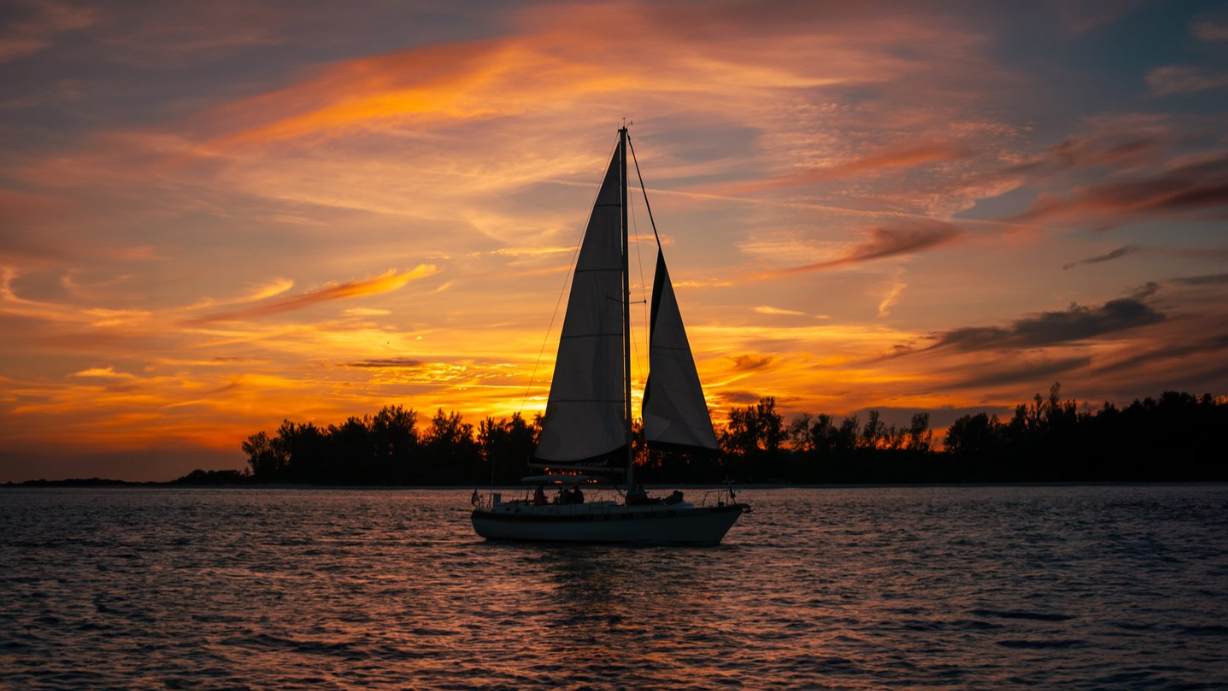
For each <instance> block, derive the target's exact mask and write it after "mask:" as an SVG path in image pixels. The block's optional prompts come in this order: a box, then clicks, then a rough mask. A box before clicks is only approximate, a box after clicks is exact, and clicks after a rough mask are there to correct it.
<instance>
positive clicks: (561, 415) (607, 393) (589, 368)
mask: <svg viewBox="0 0 1228 691" xmlns="http://www.w3.org/2000/svg"><path fill="white" fill-rule="evenodd" d="M620 163H621V161H620V160H619V153H618V152H617V151H616V152H615V154H614V158H613V159H612V160H611V161H610V168H609V170H607V171H606V174H605V181H604V182H602V184H601V191H600V192H598V194H597V203H596V205H594V206H593V215H592V216H591V217H590V218H589V221H588V228H587V229H586V230H585V231H584V242H583V244H582V245H581V246H580V256H579V258H578V259H577V260H576V271H575V275H574V276H573V277H572V283H571V294H570V295H569V296H568V298H567V315H566V316H565V317H564V319H563V330H562V337H561V339H560V341H559V355H558V359H557V360H556V361H555V366H554V379H553V380H552V381H551V383H550V398H549V399H548V400H547V402H546V420H545V425H544V427H543V428H542V432H541V438H540V440H539V442H538V446H537V453H536V457H537V459H538V460H540V461H554V462H556V463H557V462H570V463H585V462H601V461H608V459H609V457H610V456H611V454H612V453H613V452H614V451H617V450H618V449H623V448H625V447H626V445H627V432H626V422H625V419H624V406H625V394H624V382H623V295H622V291H623V278H622V271H623V250H622V190H623V181H622V179H621V177H622V173H621V167H620Z"/></svg>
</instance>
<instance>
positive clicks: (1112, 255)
mask: <svg viewBox="0 0 1228 691" xmlns="http://www.w3.org/2000/svg"><path fill="white" fill-rule="evenodd" d="M1138 251H1139V248H1138V247H1135V246H1134V245H1126V246H1125V247H1118V248H1117V249H1115V250H1113V251H1112V252H1109V253H1108V254H1101V255H1099V256H1096V257H1088V258H1087V259H1080V260H1079V261H1077V262H1071V263H1069V264H1063V265H1062V271H1068V270H1070V269H1073V268H1074V267H1076V266H1085V265H1087V264H1100V263H1102V262H1111V261H1113V260H1114V259H1121V258H1122V257H1124V256H1126V255H1127V254H1134V253H1135V252H1138Z"/></svg>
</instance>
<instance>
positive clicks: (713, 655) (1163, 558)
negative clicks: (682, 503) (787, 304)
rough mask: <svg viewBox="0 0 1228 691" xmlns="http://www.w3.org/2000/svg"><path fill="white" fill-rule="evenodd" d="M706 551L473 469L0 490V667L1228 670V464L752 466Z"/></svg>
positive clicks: (1033, 677)
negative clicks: (603, 522) (390, 483)
mask: <svg viewBox="0 0 1228 691" xmlns="http://www.w3.org/2000/svg"><path fill="white" fill-rule="evenodd" d="M743 496H744V497H746V498H747V499H748V500H749V501H750V502H751V503H753V504H754V505H755V507H756V511H755V513H753V514H749V515H747V516H745V517H744V518H743V519H742V521H741V522H740V523H739V524H738V525H737V526H736V527H735V528H734V530H733V531H732V532H731V533H730V535H729V537H728V538H727V539H726V542H725V543H724V544H722V545H721V546H719V547H715V548H703V549H678V548H664V547H601V546H580V547H571V548H564V547H553V546H535V545H502V544H495V543H487V542H483V541H480V540H478V539H477V538H476V537H475V536H474V535H473V534H472V530H471V528H470V526H469V524H468V514H467V511H466V510H465V507H467V506H468V492H467V491H461V492H451V491H341V490H333V491H315V490H217V489H211V490H178V489H177V490H151V489H142V490H123V489H97V490H0V554H3V555H4V560H5V568H4V569H3V570H0V591H2V592H4V593H5V594H6V597H5V598H0V680H2V681H0V687H5V688H7V686H6V685H8V686H11V687H12V688H21V689H27V688H28V689H82V688H84V689H110V688H133V689H153V688H161V689H166V688H170V689H176V688H183V689H189V688H190V689H244V688H253V689H318V688H332V689H400V688H423V689H470V688H478V689H506V688H527V689H533V688H542V689H545V688H551V689H553V688H556V687H560V686H561V687H564V688H587V687H602V688H623V687H644V688H656V687H664V686H669V687H671V688H680V689H714V688H764V687H779V688H836V689H880V688H892V687H896V688H900V687H903V688H911V687H915V686H934V687H939V688H954V687H959V688H989V687H1012V686H1014V687H1028V688H1034V687H1038V686H1039V687H1049V688H1054V687H1061V688H1075V689H1080V688H1088V689H1093V688H1113V689H1152V688H1164V689H1180V688H1191V689H1192V688H1225V687H1228V647H1226V646H1225V645H1224V642H1225V638H1226V637H1228V627H1226V626H1225V625H1224V624H1223V622H1224V621H1228V578H1225V574H1228V539H1226V538H1225V533H1224V531H1223V526H1224V525H1226V524H1228V487H1224V486H1222V485H1205V486H1165V487H1001V488H992V487H990V488H973V487H968V488H932V487H931V488H867V489H839V490H835V489H833V490H823V489H815V490H771V491H766V490H748V491H747V492H745V494H744V495H743Z"/></svg>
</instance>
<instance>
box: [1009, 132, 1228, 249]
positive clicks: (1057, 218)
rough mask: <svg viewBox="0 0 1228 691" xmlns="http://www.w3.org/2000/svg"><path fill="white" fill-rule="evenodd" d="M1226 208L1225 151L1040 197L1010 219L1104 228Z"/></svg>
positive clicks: (1227, 174)
mask: <svg viewBox="0 0 1228 691" xmlns="http://www.w3.org/2000/svg"><path fill="white" fill-rule="evenodd" d="M1225 206H1228V152H1225V151H1214V152H1211V153H1209V154H1205V155H1202V156H1199V157H1197V158H1194V159H1188V160H1185V161H1178V162H1177V163H1176V164H1175V165H1173V166H1172V167H1170V168H1167V169H1165V170H1161V171H1158V172H1154V173H1148V174H1140V175H1137V176H1134V177H1132V178H1131V179H1126V180H1120V181H1113V182H1108V183H1103V184H1099V185H1091V186H1086V187H1080V188H1077V189H1075V191H1074V193H1073V194H1070V195H1068V196H1064V197H1062V196H1057V195H1041V196H1040V197H1038V198H1037V199H1036V201H1035V202H1033V203H1032V205H1031V206H1030V207H1028V208H1027V209H1026V210H1025V211H1023V212H1022V213H1019V214H1017V215H1016V216H1014V217H1013V219H1012V220H1014V221H1016V222H1032V223H1049V222H1057V223H1069V224H1076V225H1083V224H1091V225H1093V226H1094V227H1095V228H1096V229H1099V230H1105V229H1109V228H1113V227H1116V226H1119V225H1122V224H1125V223H1129V222H1133V221H1137V220H1140V219H1146V218H1153V217H1157V216H1172V215H1177V214H1185V213H1189V212H1194V211H1203V210H1210V209H1217V208H1222V207H1225Z"/></svg>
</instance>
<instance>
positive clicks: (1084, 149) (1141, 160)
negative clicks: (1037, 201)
mask: <svg viewBox="0 0 1228 691" xmlns="http://www.w3.org/2000/svg"><path fill="white" fill-rule="evenodd" d="M1170 142H1171V137H1168V136H1165V135H1159V134H1155V133H1144V134H1137V133H1131V134H1126V135H1121V134H1111V135H1107V136H1094V137H1080V138H1072V139H1067V140H1066V141H1064V142H1062V143H1061V144H1058V145H1057V146H1053V147H1049V148H1048V149H1045V150H1044V151H1043V152H1041V154H1039V155H1038V156H1036V157H1035V158H1033V159H1031V160H1029V161H1026V162H1024V163H1021V164H1019V165H1017V166H1014V167H1011V168H1008V169H1007V172H1008V173H1028V174H1032V175H1038V176H1043V175H1052V174H1054V173H1058V172H1061V171H1064V170H1069V169H1072V168H1114V169H1128V168H1137V167H1140V166H1145V165H1149V164H1152V163H1156V162H1158V161H1159V160H1160V157H1161V155H1162V154H1163V150H1164V147H1166V146H1167V145H1168V144H1169V143H1170Z"/></svg>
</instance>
